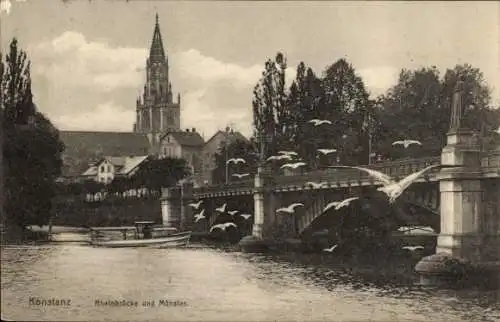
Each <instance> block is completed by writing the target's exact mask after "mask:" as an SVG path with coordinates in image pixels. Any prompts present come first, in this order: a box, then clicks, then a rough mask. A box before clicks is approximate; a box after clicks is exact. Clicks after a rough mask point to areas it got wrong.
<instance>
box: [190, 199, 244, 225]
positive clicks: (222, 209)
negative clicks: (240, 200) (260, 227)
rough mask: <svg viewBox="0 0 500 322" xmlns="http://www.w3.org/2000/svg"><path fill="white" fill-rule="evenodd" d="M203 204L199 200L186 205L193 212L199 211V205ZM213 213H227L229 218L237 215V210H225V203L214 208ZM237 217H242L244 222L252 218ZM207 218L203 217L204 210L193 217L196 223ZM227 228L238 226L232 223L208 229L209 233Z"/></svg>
mask: <svg viewBox="0 0 500 322" xmlns="http://www.w3.org/2000/svg"><path fill="white" fill-rule="evenodd" d="M202 204H203V200H199V201H198V202H193V203H190V204H188V205H189V206H190V207H192V208H193V209H195V210H199V209H200V207H201V205H202ZM215 211H216V212H218V213H219V215H220V214H224V213H227V214H229V215H230V216H232V217H234V216H236V215H238V213H239V210H227V203H224V204H223V205H222V206H220V207H217V208H215ZM239 216H241V217H243V218H244V219H245V220H248V219H250V218H251V217H252V215H250V214H239ZM206 218H207V217H206V216H205V209H202V210H201V211H200V212H199V213H197V214H195V215H194V222H195V223H197V222H199V221H200V220H202V219H206ZM228 227H235V228H238V226H237V225H236V224H235V223H234V222H225V223H221V224H217V225H213V226H212V227H210V232H212V231H214V230H215V229H217V228H218V229H222V230H226V229H227V228H228Z"/></svg>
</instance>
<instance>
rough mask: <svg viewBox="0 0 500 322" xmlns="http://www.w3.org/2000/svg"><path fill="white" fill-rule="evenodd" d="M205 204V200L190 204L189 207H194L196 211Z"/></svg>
mask: <svg viewBox="0 0 500 322" xmlns="http://www.w3.org/2000/svg"><path fill="white" fill-rule="evenodd" d="M202 203H203V200H200V201H198V202H197V203H190V204H189V206H190V207H193V208H194V209H196V210H198V209H199V208H200V206H201V204H202Z"/></svg>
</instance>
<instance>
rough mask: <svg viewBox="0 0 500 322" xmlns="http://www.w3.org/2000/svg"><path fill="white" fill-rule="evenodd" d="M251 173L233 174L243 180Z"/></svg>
mask: <svg viewBox="0 0 500 322" xmlns="http://www.w3.org/2000/svg"><path fill="white" fill-rule="evenodd" d="M249 175H250V173H233V176H235V177H237V178H238V179H241V178H243V177H246V176H249Z"/></svg>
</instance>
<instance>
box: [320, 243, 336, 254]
mask: <svg viewBox="0 0 500 322" xmlns="http://www.w3.org/2000/svg"><path fill="white" fill-rule="evenodd" d="M338 246H339V245H337V244H335V245H333V246H332V247H330V248H325V249H323V251H324V252H329V253H331V252H333V251H334V250H335V248H337V247H338Z"/></svg>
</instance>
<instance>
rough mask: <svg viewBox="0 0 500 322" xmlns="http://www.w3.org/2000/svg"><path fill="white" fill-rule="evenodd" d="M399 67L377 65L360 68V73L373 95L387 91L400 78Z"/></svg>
mask: <svg viewBox="0 0 500 322" xmlns="http://www.w3.org/2000/svg"><path fill="white" fill-rule="evenodd" d="M399 71H400V70H399V69H397V68H395V67H390V66H376V67H369V68H364V69H360V70H359V71H358V73H359V75H360V76H361V78H362V79H363V81H364V83H365V85H366V87H367V88H368V90H370V92H371V93H372V95H373V96H377V95H380V94H383V93H385V91H386V90H387V89H388V88H390V87H391V86H393V85H395V84H396V82H397V80H398V75H399Z"/></svg>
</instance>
